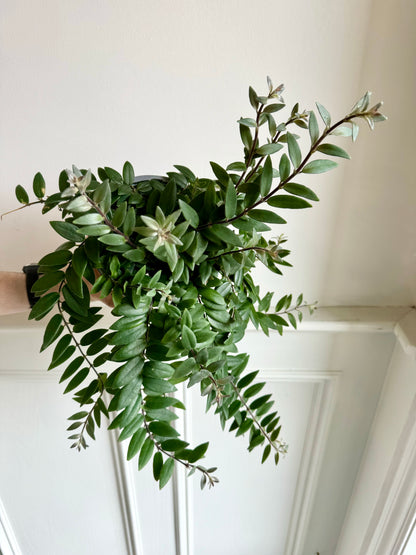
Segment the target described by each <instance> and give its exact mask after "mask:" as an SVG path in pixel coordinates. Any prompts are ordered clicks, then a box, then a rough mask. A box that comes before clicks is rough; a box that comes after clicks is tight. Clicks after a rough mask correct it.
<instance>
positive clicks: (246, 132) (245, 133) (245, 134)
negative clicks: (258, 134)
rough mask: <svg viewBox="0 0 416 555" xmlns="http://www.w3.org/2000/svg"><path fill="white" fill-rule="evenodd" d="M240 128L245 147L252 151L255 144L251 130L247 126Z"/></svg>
mask: <svg viewBox="0 0 416 555" xmlns="http://www.w3.org/2000/svg"><path fill="white" fill-rule="evenodd" d="M239 128H240V137H241V140H242V141H243V145H244V146H245V147H246V148H247V149H250V148H251V145H252V143H253V137H252V136H251V132H250V129H249V128H248V127H246V126H245V125H240V126H239Z"/></svg>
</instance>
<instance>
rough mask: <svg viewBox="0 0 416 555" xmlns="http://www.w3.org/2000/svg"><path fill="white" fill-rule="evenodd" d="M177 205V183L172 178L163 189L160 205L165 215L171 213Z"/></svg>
mask: <svg viewBox="0 0 416 555" xmlns="http://www.w3.org/2000/svg"><path fill="white" fill-rule="evenodd" d="M175 205H176V183H175V182H174V181H173V180H171V181H169V182H168V183H167V185H166V186H165V188H164V189H163V191H162V193H161V195H160V199H159V206H160V208H161V209H162V211H163V213H164V214H165V215H168V214H171V213H172V212H173V210H174V209H175Z"/></svg>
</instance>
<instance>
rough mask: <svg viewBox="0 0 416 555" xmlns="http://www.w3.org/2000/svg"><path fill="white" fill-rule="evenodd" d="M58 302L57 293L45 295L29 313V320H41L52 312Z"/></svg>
mask: <svg viewBox="0 0 416 555" xmlns="http://www.w3.org/2000/svg"><path fill="white" fill-rule="evenodd" d="M58 300H59V294H58V293H48V294H47V295H44V296H43V297H41V298H40V299H39V300H38V301H37V302H36V304H35V305H34V306H33V308H32V310H31V311H30V313H29V316H28V318H29V320H41V319H42V318H43V317H44V316H46V314H48V312H50V311H51V310H52V308H53V307H54V306H55V304H56V303H57V302H58Z"/></svg>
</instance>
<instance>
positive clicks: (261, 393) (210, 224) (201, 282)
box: [16, 79, 386, 488]
mask: <svg viewBox="0 0 416 555" xmlns="http://www.w3.org/2000/svg"><path fill="white" fill-rule="evenodd" d="M282 90H283V86H279V87H277V88H274V87H273V85H272V83H271V81H270V79H268V93H267V95H266V96H258V95H257V94H256V92H255V91H254V90H253V89H252V88H251V87H250V89H249V98H250V103H251V105H252V107H253V109H254V110H255V116H254V117H253V118H242V119H240V120H239V122H238V123H239V128H240V135H241V140H242V142H243V145H244V160H243V161H238V162H233V163H231V164H229V165H228V166H227V167H226V168H225V169H224V168H223V167H221V166H220V165H219V164H217V163H215V162H211V168H212V171H213V173H214V176H215V177H214V178H198V177H196V176H195V175H194V173H193V172H192V171H191V170H190V169H188V168H186V167H184V166H175V169H176V170H177V171H176V172H169V173H168V174H167V176H166V177H144V178H139V179H138V178H135V172H134V169H133V167H132V165H131V164H130V163H129V162H126V163H125V164H124V167H123V171H122V173H119V172H118V171H116V170H114V169H112V168H109V167H104V168H98V171H97V175H94V174H92V173H91V171H90V170H88V171H85V170H78V169H77V168H76V167H75V166H73V167H72V170H65V171H63V172H62V173H61V174H60V177H59V192H58V193H55V194H52V195H50V196H46V195H45V181H44V179H43V177H42V175H41V174H40V173H37V174H36V175H35V178H34V181H33V192H34V194H35V196H36V197H37V200H35V201H34V202H29V196H28V194H27V192H26V190H25V189H24V188H23V187H22V186H20V185H18V186H17V187H16V196H17V199H18V200H19V201H20V202H21V203H22V204H24V205H25V206H29V205H31V204H36V203H40V204H42V205H43V208H42V213H43V214H47V213H48V212H49V211H50V210H51V209H52V208H54V207H58V209H59V212H60V215H61V217H62V220H53V221H51V222H50V224H51V226H52V227H53V229H54V230H55V231H56V233H58V235H60V236H61V237H63V238H64V239H65V240H66V241H65V242H64V243H63V244H62V245H60V246H59V247H58V248H57V249H56V250H55V251H54V252H51V253H49V254H46V255H45V256H44V257H43V258H42V259H41V260H40V261H39V265H40V267H39V272H40V274H41V277H40V278H39V279H38V281H37V282H36V283H35V284H34V286H33V288H32V291H33V292H34V293H35V294H36V295H37V296H39V297H40V298H39V300H38V301H37V302H36V304H35V305H34V307H33V308H32V310H31V312H30V314H29V319H35V320H41V319H42V318H44V317H45V316H47V315H48V314H49V313H50V312H51V311H52V310H53V309H55V313H54V315H53V316H52V317H51V319H50V320H49V322H48V324H47V326H46V329H45V332H44V338H43V343H42V346H41V351H43V350H44V349H46V348H48V347H50V346H52V345H53V344H55V347H54V349H53V354H52V360H51V363H50V365H49V368H48V370H52V369H54V368H56V367H58V366H61V367H64V368H65V369H64V370H63V373H62V375H61V378H60V381H61V382H65V383H66V389H65V391H64V393H69V392H72V394H73V399H74V401H75V402H76V403H78V404H79V405H80V411H78V412H76V413H75V414H73V415H72V416H70V418H69V420H70V425H69V427H68V430H69V431H70V436H69V438H70V440H71V442H72V445H71V447H73V448H76V449H78V450H80V449H82V448H84V449H85V448H86V447H87V439H86V436H87V435H88V436H90V437H91V438H92V439H95V438H94V433H95V427H96V426H98V427H99V426H100V425H101V418H102V415H104V416H105V417H106V418H111V423H110V425H109V426H108V428H109V429H118V430H119V440H120V441H123V440H129V445H128V451H127V459H132V458H133V457H136V456H138V468H139V470H140V469H142V468H143V467H144V466H145V465H146V464H147V463H148V462H149V461H150V460H151V458H152V457H153V474H154V477H155V479H156V480H158V481H159V485H160V487H161V488H162V487H163V486H164V485H165V484H166V483H167V482H168V481H169V479H170V477H171V476H172V473H173V470H174V463H175V462H176V463H179V464H181V465H184V466H185V467H186V468H187V469H188V471H189V474H192V473H194V472H195V471H198V472H199V473H200V474H201V487H204V486H205V484H207V483H208V484H209V485H210V486H212V485H214V483H215V482H217V481H218V480H217V478H216V477H215V475H214V472H215V470H216V469H215V468H207V467H205V466H203V465H202V464H201V462H200V461H201V459H202V458H204V457H205V453H206V451H207V448H208V443H203V444H201V445H198V446H190V445H188V443H187V442H185V441H184V440H183V439H181V438H180V437H179V433H178V431H177V430H176V429H175V426H174V425H173V424H174V421H175V419H176V418H177V417H178V415H177V412H178V410H179V411H180V410H185V406H184V405H183V404H182V403H181V402H180V401H179V400H178V399H177V398H175V395H174V394H175V391H176V390H177V387H176V386H177V385H178V384H179V383H181V382H186V383H187V386H188V387H193V386H198V387H199V388H200V391H201V395H203V396H205V397H206V406H207V410H208V409H210V408H213V409H214V410H215V413H216V414H217V415H218V417H219V419H220V422H221V425H222V427H223V428H225V427H226V426H227V425H229V430H230V431H234V432H235V433H236V435H237V436H239V435H242V434H246V435H247V436H248V449H249V451H252V450H254V449H255V448H256V447H260V448H261V462H262V463H264V462H265V460H266V459H267V458H268V457H269V455H270V454H271V453H273V454H274V460H275V462H276V464H277V463H278V461H279V456H280V455H281V454H284V453H285V452H286V450H287V445H286V443H285V442H284V441H282V439H281V438H280V429H281V426H280V421H279V416H278V413H277V411H276V410H275V408H274V403H273V400H272V399H271V395H269V394H268V393H266V392H265V388H264V386H265V384H264V383H263V382H259V381H258V380H257V374H258V372H249V373H247V372H246V370H245V369H246V366H247V363H248V358H249V357H248V354H246V353H238V352H237V347H236V345H237V343H238V342H239V341H240V340H241V339H242V338H243V337H244V334H245V331H246V328H247V325H248V324H249V322H251V323H252V324H254V326H255V327H256V328H261V330H262V331H263V332H264V333H265V334H266V335H268V334H269V330H274V331H277V332H278V333H280V334H282V332H283V330H284V328H285V327H287V326H289V325H290V326H293V327H295V328H296V326H297V321H300V320H301V319H302V309H304V308H306V309H308V308H309V309H310V310H312V309H313V307H312V306H311V305H309V304H308V303H305V302H304V301H303V297H302V295H300V296H299V297H298V298H297V299H296V300H293V299H292V295H284V296H283V297H281V298H280V299H277V300H273V296H274V295H273V293H271V292H270V293H267V294H266V295H264V296H261V294H260V288H259V286H258V285H256V284H255V283H254V281H253V278H252V275H251V272H252V270H253V268H254V267H255V264H256V263H257V262H258V261H260V262H261V263H263V264H264V265H265V266H267V268H268V269H269V270H270V271H272V272H274V273H275V274H281V273H282V272H281V268H282V267H284V266H290V264H289V262H287V256H288V254H289V251H288V250H287V249H286V248H285V241H286V239H285V238H284V237H283V235H279V236H278V237H277V238H276V239H268V238H266V237H265V236H264V233H265V232H268V231H270V229H271V228H270V225H282V224H285V223H286V221H285V219H284V218H283V217H282V216H281V215H280V213H281V212H280V209H281V211H282V212H283V211H284V210H287V209H305V208H310V207H311V206H312V204H311V203H313V202H316V201H318V197H317V196H316V194H315V192H314V191H312V190H311V189H310V188H308V187H307V186H305V185H303V184H300V183H298V179H299V178H300V177H303V175H306V174H318V173H323V172H326V171H328V170H331V169H333V168H335V167H336V165H337V164H336V162H334V161H333V160H332V159H330V158H327V156H329V157H331V158H332V157H341V158H349V155H348V154H347V152H346V151H345V150H343V149H342V148H340V147H339V146H337V145H334V144H332V143H330V142H328V140H329V139H330V138H331V137H332V136H334V135H342V136H350V137H352V139H353V140H355V139H356V137H357V134H358V125H357V121H359V120H360V119H365V120H366V121H367V122H368V124H369V125H370V127H371V128H373V127H374V123H375V122H378V121H383V120H384V119H386V118H385V116H383V115H382V114H381V113H380V112H379V109H380V106H381V103H379V104H376V105H375V106H373V107H371V108H370V107H369V101H370V94H369V93H366V94H365V95H364V96H363V97H362V98H361V99H360V100H359V101H358V102H357V104H356V105H355V106H354V107H353V109H352V111H351V112H350V113H349V114H347V115H346V116H344V117H343V118H341V119H340V120H339V121H337V122H336V123H332V122H331V116H330V114H329V113H328V111H327V110H326V109H325V108H324V107H323V106H322V105H321V104H317V111H318V114H319V116H320V118H321V119H322V122H323V126H322V125H321V128H320V126H319V124H318V118H317V116H316V115H315V112H314V111H303V112H300V111H299V107H298V105H297V104H296V106H294V108H293V110H292V111H291V113H290V115H289V116H288V117H287V118H286V119H285V120H284V121H283V122H282V123H278V122H277V121H276V114H277V113H278V112H280V111H281V110H282V109H284V108H285V104H284V102H283V99H282V97H281V93H282ZM294 127H297V128H300V129H301V130H306V131H307V132H309V140H310V147H309V149H308V150H307V152H306V154H302V152H301V149H300V147H299V142H298V141H299V139H300V137H299V136H298V135H297V134H295V133H294V132H293V128H294ZM263 131H264V134H265V135H266V138H265V139H261V138H260V137H261V135H262V134H263ZM278 152H279V153H280V154H279V161H278V163H276V164H275V167H274V166H273V162H272V157H273V156H274V155H276V154H277V153H278ZM322 155H324V157H322ZM274 208H278V209H279V214H277V213H276V211H275V210H273V209H274ZM88 284H89V285H88ZM91 294H99V295H100V296H101V298H103V299H104V298H108V296H111V299H112V304H113V306H114V308H113V309H112V311H111V313H112V315H113V316H114V323H113V324H112V325H111V326H110V329H107V328H103V327H99V325H98V322H99V320H100V319H101V318H102V314H101V311H102V307H97V306H90V299H91ZM110 363H112V364H110ZM110 367H111V371H110V370H109V368H110Z"/></svg>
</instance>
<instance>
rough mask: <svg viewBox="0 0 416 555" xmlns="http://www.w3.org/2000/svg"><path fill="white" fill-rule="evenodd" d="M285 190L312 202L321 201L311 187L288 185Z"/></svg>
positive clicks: (295, 184) (296, 184) (297, 184)
mask: <svg viewBox="0 0 416 555" xmlns="http://www.w3.org/2000/svg"><path fill="white" fill-rule="evenodd" d="M283 188H284V190H285V191H287V192H288V193H291V194H292V195H296V196H298V197H304V198H308V199H310V200H315V201H318V200H319V198H318V197H317V196H316V194H315V193H314V192H313V191H312V189H309V187H305V185H300V184H299V183H288V184H287V185H285V186H284V187H283Z"/></svg>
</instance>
